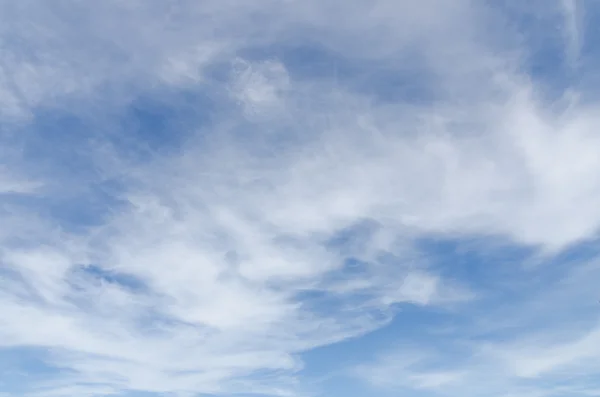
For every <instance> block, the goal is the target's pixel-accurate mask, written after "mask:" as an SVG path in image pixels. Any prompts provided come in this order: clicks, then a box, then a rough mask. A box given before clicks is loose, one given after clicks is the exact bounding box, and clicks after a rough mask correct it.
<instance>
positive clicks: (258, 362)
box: [0, 0, 600, 396]
mask: <svg viewBox="0 0 600 397" xmlns="http://www.w3.org/2000/svg"><path fill="white" fill-rule="evenodd" d="M65 4H70V5H71V6H72V7H67V6H65ZM6 8H7V12H6V13H4V15H3V16H2V17H0V18H1V19H0V24H1V25H2V26H6V28H4V30H3V31H2V32H1V33H0V34H1V35H2V36H1V38H2V39H4V41H6V42H7V43H9V44H7V45H6V46H7V48H6V49H5V53H6V56H3V57H2V60H0V104H4V106H3V107H2V108H3V109H4V110H3V111H1V112H2V113H0V114H1V115H3V116H5V117H13V118H15V117H16V118H19V117H21V118H22V120H21V122H22V123H23V124H21V125H27V117H25V118H23V116H30V117H31V118H34V117H35V115H36V112H37V111H38V110H39V109H50V110H51V111H56V112H59V111H62V112H66V113H69V114H71V115H74V116H78V115H79V116H81V117H87V118H86V120H90V122H91V123H93V125H94V127H97V131H104V130H106V129H107V130H110V133H111V134H113V135H112V136H114V135H118V134H126V133H127V132H128V131H127V130H124V128H126V127H123V126H122V125H120V124H119V122H118V120H114V119H112V118H111V115H112V114H113V112H112V111H111V110H114V109H117V110H118V111H117V112H116V113H119V114H122V113H126V111H127V106H128V105H129V103H130V101H131V99H132V98H135V97H138V96H143V95H157V96H160V95H162V93H163V92H165V91H169V90H170V91H173V90H189V91H191V92H202V93H206V92H209V93H210V94H211V95H212V96H210V97H211V98H213V99H214V100H215V101H220V102H219V103H220V104H222V105H223V107H224V109H223V113H225V114H224V115H212V114H211V115H210V116H211V117H212V118H210V117H207V118H210V120H209V122H206V121H204V120H203V122H206V124H203V123H198V124H195V123H193V122H188V121H186V122H185V123H182V124H181V125H180V126H179V127H178V128H182V129H185V130H186V132H189V133H190V135H191V136H192V138H190V139H189V140H188V141H186V142H185V144H184V145H182V146H181V148H179V150H178V151H175V152H174V153H169V154H166V155H160V156H159V155H158V154H156V156H155V157H153V158H152V159H150V160H149V161H146V162H139V163H135V162H132V161H131V160H129V159H127V160H125V159H122V158H121V157H119V155H118V154H116V153H110V146H111V145H110V144H109V143H107V142H105V141H104V140H103V139H102V138H103V132H96V130H94V132H90V136H93V138H94V139H96V140H98V141H100V142H102V144H103V146H102V147H101V148H99V149H98V151H97V152H95V153H90V154H89V159H90V162H91V163H93V168H94V169H95V170H100V171H98V173H99V174H101V176H100V177H99V178H100V179H104V178H108V177H111V178H115V179H118V182H120V183H121V184H123V185H124V188H123V191H122V192H119V193H118V194H115V195H116V196H117V197H115V198H116V199H119V200H122V201H120V202H119V205H118V206H114V207H111V209H110V211H108V212H109V215H107V216H106V217H104V218H102V220H101V222H99V225H97V226H95V227H91V228H89V229H86V230H85V231H84V232H83V233H82V232H81V231H80V230H78V231H76V232H73V231H69V230H68V229H67V228H66V227H64V226H63V224H62V221H61V219H53V218H49V217H46V218H44V217H43V216H42V215H40V216H39V217H37V216H31V214H29V215H28V216H26V214H28V208H27V205H26V204H23V203H16V204H14V206H13V207H14V208H15V209H13V210H11V211H12V213H11V214H12V215H11V216H10V217H7V219H8V221H7V223H6V224H7V225H11V227H10V228H8V227H7V228H5V229H4V230H2V232H1V234H0V238H1V240H0V243H2V244H0V246H1V248H0V260H1V261H2V262H1V263H2V266H3V268H2V270H3V272H2V273H0V280H2V281H1V282H2V284H1V285H2V287H3V288H2V290H1V292H0V313H2V314H3V316H2V319H0V344H1V345H2V346H4V347H7V348H8V347H19V346H34V347H40V348H44V349H48V350H49V351H50V352H51V357H50V359H48V360H49V364H50V365H51V366H54V367H56V368H57V369H62V371H57V374H56V379H55V380H54V381H53V382H50V383H43V382H40V384H39V385H36V384H33V385H32V388H31V390H27V391H28V392H33V393H34V394H41V395H56V396H61V395H71V394H72V393H77V394H82V395H106V394H110V393H112V392H115V393H118V392H121V391H126V390H139V391H148V392H159V393H176V394H178V395H187V394H190V393H192V392H195V393H217V394H219V393H220V394H227V393H236V392H249V391H250V392H257V393H268V394H279V395H286V394H290V393H293V391H294V390H295V389H296V388H297V386H298V385H297V384H296V379H295V378H294V374H295V373H297V371H298V370H299V369H300V368H301V367H302V363H301V361H300V357H299V354H300V353H302V352H305V351H308V350H310V349H312V348H315V347H318V346H323V345H327V344H330V343H333V342H338V341H342V340H345V339H347V338H350V337H355V336H359V335H362V334H364V333H366V332H369V331H371V330H373V329H376V328H377V327H380V326H381V325H383V324H386V323H388V322H389V320H390V318H391V316H392V315H393V313H394V310H393V307H394V306H395V305H398V304H417V305H421V306H445V305H448V304H450V303H460V302H464V301H467V300H469V299H472V298H473V297H474V296H476V295H475V294H473V293H471V292H469V291H468V288H467V287H465V286H462V285H461V280H447V279H446V277H445V276H443V275H442V274H437V273H436V271H435V270H434V268H433V267H430V266H428V264H429V263H428V258H427V256H426V253H423V252H421V251H420V250H419V248H418V247H417V246H416V245H415V244H414V242H415V240H418V239H419V238H421V237H427V236H431V235H438V236H439V235H441V236H450V237H464V236H471V235H484V236H501V237H502V238H505V239H508V240H509V241H511V242H512V243H514V244H517V245H532V246H536V247H537V248H540V249H541V250H542V252H544V253H555V252H560V251H561V250H562V249H564V248H566V247H569V246H571V245H572V244H575V243H578V242H580V241H583V240H585V239H591V238H594V237H595V233H596V231H597V229H598V227H599V226H600V210H599V209H598V208H599V207H598V205H597V202H598V197H599V196H600V182H599V180H600V179H598V173H599V170H600V164H599V160H598V156H596V151H595V148H596V147H598V142H597V141H598V138H597V136H596V134H595V132H594V131H595V130H594V126H595V125H596V124H597V116H596V114H598V109H597V108H598V105H597V104H595V103H589V104H585V105H583V104H579V103H577V104H574V105H573V106H572V107H571V108H569V109H568V110H566V111H565V110H564V109H558V110H556V106H557V105H556V104H555V103H550V102H549V101H548V100H547V99H546V98H544V97H542V96H541V95H539V93H538V90H537V89H536V88H537V87H536V85H535V82H534V79H529V78H528V76H523V75H522V74H519V73H518V72H517V71H516V70H518V68H515V60H514V59H513V57H512V55H511V53H510V52H509V51H505V46H508V45H507V44H506V43H504V42H503V40H502V38H499V37H497V35H498V33H497V32H496V33H486V31H484V28H486V27H487V26H491V25H492V24H493V23H496V24H497V25H494V26H498V25H500V26H505V25H504V24H503V22H505V21H503V20H502V18H501V17H498V16H496V14H493V13H491V12H490V10H488V9H483V5H482V4H481V3H478V2H471V1H458V2H453V3H452V6H449V5H448V4H447V3H446V2H441V1H433V0H431V1H426V2H424V3H423V4H421V5H418V6H417V5H415V3H414V2H408V1H404V2H402V1H401V2H397V1H384V0H381V1H375V2H371V1H369V2H367V1H362V0H356V1H354V2H352V4H351V5H348V4H346V3H344V6H343V7H342V3H341V2H338V1H325V2H316V1H308V2H294V1H288V2H276V1H255V2H249V3H243V4H242V3H240V2H234V1H204V2H199V3H198V2H192V1H180V2H167V1H164V2H162V1H157V2H144V3H142V2H125V3H124V2H120V1H107V2H103V3H101V4H100V3H98V4H96V3H94V4H93V5H92V4H91V3H86V4H84V3H77V2H67V3H62V2H57V1H54V2H47V3H44V5H40V4H37V3H35V2H31V1H29V2H25V1H24V2H19V3H18V4H17V3H15V4H13V5H10V6H7V7H6ZM69 21H71V22H69ZM331 21H334V23H331ZM506 29H507V30H508V28H506ZM570 29H571V28H570ZM573 29H574V28H573ZM569 35H570V36H573V35H574V33H573V32H570V33H569ZM577 37H579V38H578V39H577V40H581V39H580V38H581V37H582V36H577ZM316 40H318V41H319V42H320V45H321V47H322V49H323V51H329V52H331V54H332V57H338V58H339V59H340V62H347V63H356V64H358V65H361V64H363V65H364V64H367V65H373V64H375V63H376V64H377V65H379V67H381V69H378V72H382V73H383V72H386V73H389V75H390V76H394V75H397V74H402V73H408V72H412V71H419V72H420V73H421V74H422V75H423V76H424V77H423V78H422V80H423V82H424V85H423V89H422V90H423V91H426V92H428V93H429V94H431V96H432V97H433V98H434V100H432V101H424V102H417V101H413V100H412V99H413V98H404V99H403V100H397V99H393V98H392V99H389V98H378V97H377V95H373V94H369V92H368V90H363V89H358V88H356V87H354V86H352V85H351V84H346V83H344V82H343V81H341V80H340V81H337V82H335V84H328V82H315V80H314V79H313V80H311V76H305V77H302V76H300V75H299V73H296V74H295V73H294V70H293V68H294V66H295V65H293V64H290V62H287V63H286V60H285V59H277V56H276V55H275V56H272V57H270V58H269V59H268V60H265V59H256V58H260V56H258V55H256V54H254V55H253V54H252V51H256V52H260V51H259V50H260V49H261V48H262V49H264V48H271V47H270V46H271V45H277V44H278V45H280V46H281V45H285V44H287V43H290V42H291V43H293V44H297V43H311V42H314V41H316ZM11 43H12V44H11ZM571 45H573V46H574V44H571ZM578 45H580V44H578ZM253 57H254V58H253ZM298 62H310V60H309V59H305V60H300V61H298ZM296 66H297V65H296ZM211 68H212V69H211ZM215 69H218V70H217V71H215ZM210 73H213V74H216V75H218V76H217V77H214V76H212V75H210ZM374 73H375V72H373V73H370V71H369V70H366V71H364V72H363V73H362V75H361V77H363V78H365V79H367V80H368V78H370V77H373V76H372V75H373V74H374ZM223 76H225V77H223ZM390 76H388V77H390ZM384 81H386V80H385V79H384ZM426 83H427V84H426ZM384 84H385V83H384ZM332 87H333V88H332ZM379 88H381V87H374V89H373V91H375V92H376V91H377V90H378V89H379ZM400 89H401V88H399V90H400ZM106 107H108V108H110V109H109V110H108V111H104V110H105V108H106ZM225 107H226V108H225ZM199 110H200V109H199ZM90 115H91V116H90ZM104 118H106V120H105V119H104ZM113 130H114V131H113ZM143 132H144V133H145V134H148V135H145V137H149V136H150V134H151V131H143ZM177 132H178V131H177ZM24 134H27V133H26V132H25V133H24ZM107 134H108V132H107ZM31 136H32V137H26V138H24V139H39V136H38V137H37V138H36V137H35V134H32V135H31ZM3 139H4V137H3ZM142 139H144V138H142ZM6 142H9V140H8V139H6ZM107 152H108V153H110V154H107ZM29 162H35V160H32V159H30V158H25V157H23V158H21V159H19V161H15V162H12V163H11V166H13V167H16V168H19V167H22V168H23V169H27V170H28V169H29V168H28V167H26V165H28V163H29ZM24 174H27V173H26V172H25V173H24ZM3 175H4V174H3V173H2V174H0V193H3V192H18V193H22V194H29V193H32V191H34V190H33V188H32V186H33V185H28V184H27V183H25V182H22V180H21V179H13V177H12V175H13V174H12V171H11V172H10V173H7V174H6V175H10V176H7V177H6V178H4V177H3ZM15 175H20V172H16V173H15ZM4 181H7V182H4ZM43 182H44V183H46V184H50V185H52V186H59V187H61V186H63V185H64V186H72V185H82V186H88V185H94V184H95V183H97V182H98V181H97V180H93V179H91V180H88V179H85V178H80V179H77V180H71V179H70V177H69V176H66V177H65V175H56V176H55V179H54V178H53V180H48V181H43ZM36 183H37V182H36ZM40 183H41V182H40ZM57 190H59V189H48V190H44V191H43V194H45V195H48V196H52V195H55V194H58V195H60V193H57ZM42 196H43V195H42ZM9 221H10V222H9ZM365 222H367V223H368V224H369V225H372V227H365ZM13 225H14V226H15V227H14V228H13V227H12V226H13ZM363 229H365V230H363ZM353 232H357V233H358V232H361V233H363V235H361V236H360V237H358V238H356V239H355V241H352V243H351V244H346V245H347V246H346V247H342V248H339V247H332V245H334V244H332V243H331V241H332V240H335V239H336V238H338V237H339V236H340V235H343V234H344V233H353ZM342 245H343V244H342ZM383 254H386V255H387V256H385V255H383ZM382 256H385V258H383V259H382ZM350 257H352V258H354V259H358V260H360V265H357V266H358V269H355V270H352V269H348V268H347V267H348V263H347V259H350ZM86 265H94V266H96V267H95V268H90V267H87V268H86ZM4 271H6V275H5V274H4ZM353 271H356V274H353V273H352V272H353ZM525 315H526V314H524V316H525ZM40 324H43V326H40ZM595 332H596V331H591V333H589V334H588V336H587V337H583V339H581V340H576V339H573V340H575V341H574V342H570V343H568V344H566V345H564V346H562V345H555V344H551V346H548V345H544V346H539V347H538V346H536V345H535V344H532V343H528V344H527V349H525V348H522V346H520V345H519V344H518V343H517V344H516V345H514V346H513V345H504V344H500V345H499V347H498V349H500V350H502V351H505V352H508V353H506V355H505V356H503V357H504V358H503V360H505V362H506V363H507V364H506V366H507V368H509V369H508V370H507V371H508V372H510V376H515V377H525V376H534V375H539V374H544V373H546V372H551V370H553V369H554V368H559V367H561V366H563V365H571V364H572V363H573V362H579V361H580V360H581V359H584V358H586V357H584V356H585V354H588V353H584V352H588V351H589V349H590V346H591V344H593V343H595V342H596V336H595V335H596V333H595ZM511 346H512V349H508V350H506V348H508V347H511ZM515 346H516V347H515ZM548 348H549V350H548ZM492 350H493V351H495V350H494V349H492ZM524 352H526V353H527V356H526V357H522V355H523V354H524ZM594 357H595V356H594ZM386 360H387V361H385V360H384V361H385V363H383V364H381V365H379V366H378V367H377V368H376V369H372V371H371V372H370V375H369V378H370V379H371V380H373V379H375V380H377V381H376V382H373V383H376V384H384V385H385V384H388V383H389V382H390V379H391V378H392V376H393V374H392V373H391V372H390V369H389V368H390V367H389V365H392V369H393V372H394V373H395V372H396V371H399V372H400V374H401V375H402V376H399V377H397V378H398V379H393V381H392V382H391V383H392V386H401V387H414V388H417V389H431V390H440V389H444V388H445V387H447V386H448V385H459V386H460V385H464V382H465V379H471V378H470V376H471V374H472V373H473V368H471V367H469V363H467V364H466V365H465V369H464V370H463V369H462V368H460V369H459V370H456V369H455V368H449V367H448V366H447V365H446V366H440V367H439V368H427V369H425V370H421V369H420V368H415V367H414V366H413V364H415V365H416V364H419V362H415V363H413V362H410V363H400V364H397V363H396V362H395V361H394V360H393V358H387V359H386ZM490 360H491V361H493V360H497V357H496V358H494V359H493V360H492V359H490ZM392 361H393V362H392ZM417 361H418V360H417ZM493 362H494V364H493V365H492V364H490V366H492V367H493V368H496V367H495V365H496V364H495V363H496V361H493ZM390 363H391V364H390ZM486 363H487V362H486ZM417 367H418V365H417ZM263 374H266V375H264V376H262V375H263ZM506 376H509V375H506ZM95 385H97V386H95ZM38 386H39V388H38ZM453 387H454V386H453ZM460 387H462V386H460Z"/></svg>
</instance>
